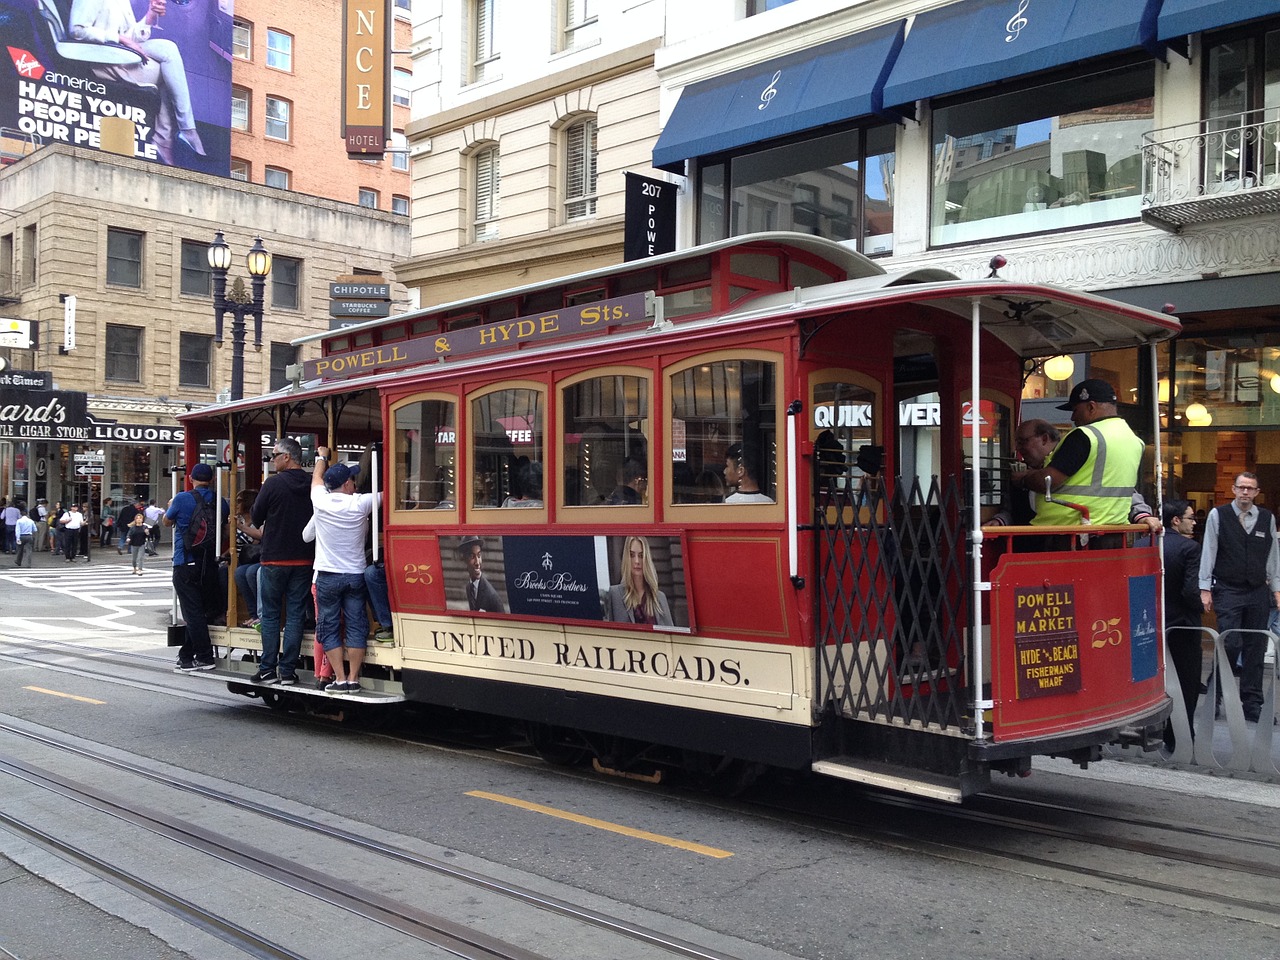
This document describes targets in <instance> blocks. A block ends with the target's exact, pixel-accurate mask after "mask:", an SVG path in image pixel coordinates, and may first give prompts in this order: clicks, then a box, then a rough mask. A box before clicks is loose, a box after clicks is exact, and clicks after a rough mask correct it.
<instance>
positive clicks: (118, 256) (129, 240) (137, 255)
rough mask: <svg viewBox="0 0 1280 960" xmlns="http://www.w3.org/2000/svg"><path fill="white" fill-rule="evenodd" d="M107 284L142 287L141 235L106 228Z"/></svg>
mask: <svg viewBox="0 0 1280 960" xmlns="http://www.w3.org/2000/svg"><path fill="white" fill-rule="evenodd" d="M107 283H111V284H115V285H116V286H119V287H141V286H142V234H140V233H135V232H134V231H132V230H118V229H116V228H115V227H108V228H107Z"/></svg>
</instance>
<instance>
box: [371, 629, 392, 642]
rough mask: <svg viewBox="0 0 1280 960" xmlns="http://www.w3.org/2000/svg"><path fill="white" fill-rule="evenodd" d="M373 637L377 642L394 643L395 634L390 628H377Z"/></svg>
mask: <svg viewBox="0 0 1280 960" xmlns="http://www.w3.org/2000/svg"><path fill="white" fill-rule="evenodd" d="M373 639H375V640H377V641H378V642H379V643H395V642H396V635H395V633H393V632H392V631H391V630H379V631H378V632H377V633H375V634H374V635H373Z"/></svg>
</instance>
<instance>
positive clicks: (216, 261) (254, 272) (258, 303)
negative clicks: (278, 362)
mask: <svg viewBox="0 0 1280 960" xmlns="http://www.w3.org/2000/svg"><path fill="white" fill-rule="evenodd" d="M245 264H246V266H248V268H249V275H250V276H251V277H252V278H253V293H252V295H250V293H249V292H248V291H247V290H245V288H244V280H242V279H241V278H240V277H236V279H235V281H234V282H233V283H232V284H231V292H230V293H228V292H227V271H228V270H229V269H231V248H230V247H229V246H227V242H226V240H224V239H223V238H222V231H221V230H219V231H218V232H217V234H216V235H215V236H214V238H213V243H211V244H209V267H210V269H211V270H212V271H213V317H214V335H213V342H214V343H215V344H217V345H218V347H219V348H221V346H222V318H223V316H224V315H226V314H228V313H230V314H231V399H232V400H240V399H243V398H244V339H245V328H244V321H245V317H246V316H249V315H251V316H252V317H253V349H255V350H261V349H262V293H263V288H264V287H265V286H266V282H267V274H269V273H270V272H271V254H269V253H267V248H266V247H264V246H263V245H262V238H261V237H257V238H255V239H254V241H253V246H252V247H250V248H249V253H248V254H247V255H246V256H245Z"/></svg>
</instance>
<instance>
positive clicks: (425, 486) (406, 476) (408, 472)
mask: <svg viewBox="0 0 1280 960" xmlns="http://www.w3.org/2000/svg"><path fill="white" fill-rule="evenodd" d="M456 407H457V405H456V404H455V403H453V401H451V400H417V401H410V402H409V403H406V404H405V405H404V406H402V407H399V408H398V409H397V410H396V412H395V423H396V426H395V436H394V443H395V463H394V469H395V474H394V480H393V482H394V484H395V509H396V510H452V509H453V508H454V507H455V506H456V505H457V494H456V492H455V483H456V481H457V435H456V433H455V420H454V416H455V410H456Z"/></svg>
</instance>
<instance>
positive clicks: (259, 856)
mask: <svg viewBox="0 0 1280 960" xmlns="http://www.w3.org/2000/svg"><path fill="white" fill-rule="evenodd" d="M0 732H3V733H6V734H9V735H12V736H16V737H20V738H23V739H25V740H28V741H31V742H34V743H37V744H40V745H41V746H44V747H48V748H50V749H54V750H57V751H60V752H67V753H71V754H74V755H75V756H77V757H80V758H83V759H86V760H90V761H92V762H94V763H98V764H103V765H105V766H108V767H111V768H113V769H115V770H118V771H120V772H123V773H126V774H129V775H133V776H137V777H140V778H143V779H146V780H149V781H151V782H153V783H155V784H158V785H160V786H162V787H165V788H168V789H171V790H176V791H181V792H184V793H189V794H193V795H196V796H198V797H201V798H204V799H207V800H212V801H215V802H217V803H221V804H227V805H229V806H234V807H236V808H237V809H240V810H245V811H249V812H251V813H252V814H254V815H255V816H258V817H261V818H264V819H269V820H272V821H274V822H276V823H279V824H283V825H286V826H289V827H293V828H296V829H298V830H302V831H305V832H308V833H312V834H316V835H319V836H322V837H324V838H326V839H329V840H336V841H338V842H340V843H343V844H346V845H350V846H354V847H357V848H359V849H360V850H362V851H365V852H369V853H373V854H376V855H377V856H380V857H382V858H385V859H388V860H392V861H394V862H397V863H400V864H403V865H406V866H410V867H413V868H417V869H420V870H425V871H427V872H429V873H432V874H435V875H438V876H440V877H444V878H447V879H449V880H452V881H455V882H459V883H463V884H467V885H469V886H473V887H477V888H480V889H482V890H485V891H487V892H489V893H493V894H496V895H498V896H499V897H501V898H503V899H504V900H508V901H515V902H518V903H521V904H523V905H525V906H529V907H532V908H534V909H536V910H539V911H543V912H546V913H550V914H554V915H556V916H558V917H561V918H564V919H566V920H568V921H571V922H572V923H575V924H582V925H586V926H589V927H592V928H595V929H599V930H602V931H605V932H607V933H609V934H611V935H614V936H617V937H621V938H625V939H627V940H629V941H634V942H636V943H638V944H640V945H642V946H647V947H653V948H655V949H656V950H658V951H660V952H661V955H663V956H673V957H682V958H686V960H733V958H732V957H730V956H729V955H727V954H724V953H721V952H718V951H716V950H714V949H710V948H705V947H702V946H699V945H697V944H694V943H690V942H688V941H684V940H681V939H678V938H675V937H671V936H668V935H666V934H663V933H661V932H660V931H656V930H652V929H649V928H646V927H643V926H640V925H638V924H634V923H630V922H628V921H626V920H623V919H620V918H617V917H613V916H609V915H607V914H604V913H601V912H598V911H593V910H591V909H588V908H586V907H582V906H579V905H577V904H573V903H570V902H569V901H566V900H563V899H560V898H557V897H553V896H549V895H546V894H542V893H538V892H536V891H533V890H530V889H528V888H525V887H521V886H518V885H516V884H512V883H508V882H505V881H502V880H499V879H496V878H493V877H489V876H485V875H483V874H480V873H477V872H475V871H470V870H466V869H463V868H461V867H458V866H454V865H452V864H448V863H445V862H443V861H440V860H437V859H434V858H431V857H427V856H423V855H420V854H416V853H413V852H412V851H409V850H406V849H403V848H399V847H396V846H393V845H391V844H387V843H384V842H381V841H378V840H375V839H372V838H370V837H366V836H362V835H360V834H357V833H354V832H351V831H349V830H345V829H342V828H340V827H337V826H335V825H332V824H323V825H322V824H318V823H315V822H313V821H311V820H308V819H306V818H303V817H301V816H297V815H294V814H290V813H287V812H284V811H281V810H278V809H275V808H272V807H269V806H266V805H264V804H261V803H257V802H255V801H252V800H249V799H247V798H244V797H240V796H234V795H232V794H230V793H227V792H225V791H221V790H217V789H213V788H211V787H206V786H202V785H200V784H197V783H194V782H192V781H189V780H185V779H182V778H180V777H175V776H170V775H167V774H164V773H160V772H158V771H155V770H151V769H148V768H146V767H144V766H142V765H140V764H136V763H131V762H128V761H125V760H121V759H118V758H115V757H110V756H107V755H106V754H105V753H103V752H101V751H98V750H93V749H90V748H87V747H84V746H82V745H80V744H79V743H77V742H75V741H74V740H72V739H69V738H66V737H63V736H58V735H54V734H51V733H48V732H46V733H35V732H32V731H30V730H24V729H22V728H21V727H17V726H14V725H12V724H10V723H7V722H4V721H0ZM0 772H2V773H5V774H7V775H9V776H11V777H17V778H19V779H21V780H24V781H25V782H27V783H30V784H32V785H35V786H39V787H41V788H42V789H44V790H46V791H49V792H52V793H55V794H57V795H59V796H64V797H68V798H70V799H73V800H75V801H76V802H78V803H81V804H83V805H86V806H89V807H91V808H93V809H96V810H98V811H100V812H102V813H105V814H107V815H109V816H112V817H116V818H119V819H122V820H125V821H127V822H130V823H132V824H134V825H136V826H140V827H141V828H143V829H145V830H147V831H149V832H152V833H155V834H157V835H160V836H165V837H167V838H169V839H172V840H176V841H177V842H179V843H181V844H183V845H185V846H187V847H188V848H190V849H193V850H197V851H199V852H202V853H205V854H206V855H209V856H213V857H215V858H217V859H219V860H222V861H223V862H225V863H229V864H232V865H234V866H237V867H240V868H241V869H244V870H249V871H251V872H253V873H254V874H256V875H258V876H261V877H264V878H267V879H270V880H273V881H275V882H277V883H280V884H283V885H285V886H286V887H288V888H289V889H292V890H296V891H298V892H300V893H303V894H306V895H308V896H311V897H318V898H320V899H322V900H324V901H325V902H327V903H332V904H333V905H334V906H337V907H339V908H341V909H344V910H347V911H349V912H352V913H356V914H357V915H359V916H362V917H365V918H366V919H369V920H371V921H373V922H375V923H378V924H380V925H382V926H388V927H391V928H392V929H395V930H398V931H400V932H402V933H404V934H406V935H407V936H411V937H414V938H416V939H419V940H423V941H425V942H429V943H433V944H435V945H437V946H441V947H442V948H444V949H446V950H447V951H449V952H451V953H453V954H454V955H456V956H459V957H463V958H473V957H474V958H477V960H480V958H493V960H543V957H542V955H541V954H538V953H534V952H531V951H528V950H525V949H523V948H520V947H517V946H515V945H513V944H508V943H505V942H503V941H500V940H498V939H496V938H492V937H488V936H486V935H484V934H481V933H477V932H475V931H469V930H467V929H466V928H465V927H462V926H461V925H459V924H457V923H455V922H453V921H450V920H448V919H446V918H444V917H443V916H439V915H436V914H431V913H428V912H426V911H422V910H419V909H417V908H416V907H413V906H412V905H410V904H406V903H402V902H399V901H395V900H393V899H391V898H388V897H385V896H382V895H380V894H377V893H373V892H371V891H368V890H363V889H360V888H359V887H357V886H356V885H354V884H351V883H348V882H346V881H343V880H340V879H338V878H336V877H333V876H332V875H327V874H323V873H321V872H319V871H314V870H311V869H308V868H306V867H301V866H299V865H297V864H295V863H294V862H292V861H291V860H289V859H287V858H284V857H280V856H277V855H274V854H271V853H268V852H266V851H263V850H258V849H255V848H252V847H248V846H247V845H244V844H241V843H239V842H238V841H235V840H234V839H231V838H227V837H225V836H223V835H221V834H219V833H217V832H215V831H211V830H208V829H205V828H203V827H199V826H197V825H195V824H192V823H190V822H188V821H184V820H181V819H180V818H177V817H173V816H170V815H168V814H163V813H158V812H156V811H153V810H148V809H146V808H144V807H142V806H140V805H137V804H134V803H132V802H130V801H126V800H123V799H120V798H117V797H113V796H111V795H110V794H108V793H106V792H104V791H102V790H100V789H97V788H96V787H94V788H90V787H88V786H85V785H83V784H80V783H78V782H76V781H73V780H71V779H69V778H66V777H62V776H60V775H58V774H55V773H52V772H50V771H46V770H43V769H41V768H39V767H36V766H34V765H32V764H29V763H26V762H24V761H20V760H15V759H13V758H11V757H7V756H5V755H3V754H0ZM0 825H4V826H7V827H9V828H11V829H13V830H15V832H18V833H21V834H22V835H24V836H27V837H28V838H29V839H32V840H33V841H35V842H38V843H40V844H41V845H43V846H46V847H49V848H50V849H60V850H61V851H62V854H63V855H65V856H69V857H70V858H71V859H73V860H75V861H76V862H80V863H82V864H83V865H86V866H87V867H88V868H89V869H91V870H93V872H95V873H99V875H103V874H104V873H106V874H111V875H113V876H115V878H116V879H115V880H113V882H119V883H120V884H121V885H124V886H127V887H130V888H137V889H139V890H142V891H143V895H144V896H145V897H146V898H147V899H152V898H151V896H150V894H149V893H148V892H147V889H146V888H148V887H149V886H150V885H149V884H147V883H146V881H143V880H140V879H138V878H136V877H130V876H128V875H127V874H126V872H123V871H119V870H118V869H117V868H113V867H111V866H110V865H107V864H102V863H97V861H98V860H99V858H96V857H94V856H93V855H92V854H88V853H87V852H85V851H82V850H78V849H75V848H74V847H72V846H71V845H69V844H66V843H65V842H63V841H60V840H57V839H56V838H52V837H50V836H48V835H47V834H45V833H44V832H43V831H39V830H38V829H37V828H34V827H32V826H30V825H29V824H26V823H23V822H21V821H19V820H17V819H16V818H13V817H11V816H10V815H8V814H0ZM109 878H110V877H109ZM154 890H155V891H157V892H159V893H163V891H162V890H161V889H160V888H159V887H155V888H154ZM165 909H167V910H168V912H171V913H175V915H177V914H182V913H189V914H190V916H191V917H194V918H195V921H196V922H197V923H198V925H200V926H201V927H202V928H206V927H208V928H209V929H211V930H212V931H215V932H216V931H221V932H220V933H218V934H217V935H219V936H220V938H222V939H227V940H228V942H234V938H236V937H238V936H239V934H237V933H236V932H235V927H236V925H235V924H233V923H231V922H230V921H225V920H223V919H222V918H218V917H216V916H213V915H212V914H210V915H209V916H205V917H202V916H201V915H202V914H204V913H205V911H203V910H201V909H200V908H198V907H194V905H190V906H188V905H184V904H181V903H172V904H169V905H168V906H166V907H165ZM267 946H268V948H271V947H275V946H276V945H271V944H268V945H267ZM606 949H607V948H606ZM248 952H250V953H251V955H254V956H263V957H277V956H279V957H290V958H292V957H301V956H304V955H302V954H294V953H291V952H289V951H287V950H285V951H284V952H280V953H270V952H266V953H256V952H253V951H252V950H251V951H248Z"/></svg>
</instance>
